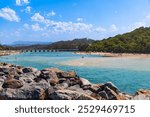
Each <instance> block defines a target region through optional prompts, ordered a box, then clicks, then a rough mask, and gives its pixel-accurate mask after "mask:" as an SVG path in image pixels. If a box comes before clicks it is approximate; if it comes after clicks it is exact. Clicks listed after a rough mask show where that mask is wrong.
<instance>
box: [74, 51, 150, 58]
mask: <svg viewBox="0 0 150 117" xmlns="http://www.w3.org/2000/svg"><path fill="white" fill-rule="evenodd" d="M74 53H75V54H83V55H86V54H89V55H100V56H104V57H131V58H132V57H133V58H136V57H137V58H138V57H139V58H141V57H142V58H143V57H144V58H150V54H134V53H110V52H74Z"/></svg>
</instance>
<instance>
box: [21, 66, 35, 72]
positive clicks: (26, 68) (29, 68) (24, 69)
mask: <svg viewBox="0 0 150 117" xmlns="http://www.w3.org/2000/svg"><path fill="white" fill-rule="evenodd" d="M22 71H23V73H29V72H36V71H37V69H35V68H32V67H25V68H23V69H22Z"/></svg>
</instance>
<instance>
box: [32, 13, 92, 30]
mask: <svg viewBox="0 0 150 117" xmlns="http://www.w3.org/2000/svg"><path fill="white" fill-rule="evenodd" d="M31 19H32V21H36V22H39V23H44V24H45V25H46V27H47V28H52V29H54V31H56V32H65V31H87V32H90V31H91V30H92V28H93V25H92V24H85V23H80V22H79V23H73V22H60V21H59V22H57V21H53V20H49V19H45V18H44V17H43V16H42V15H40V14H39V13H35V14H34V15H33V16H32V17H31Z"/></svg>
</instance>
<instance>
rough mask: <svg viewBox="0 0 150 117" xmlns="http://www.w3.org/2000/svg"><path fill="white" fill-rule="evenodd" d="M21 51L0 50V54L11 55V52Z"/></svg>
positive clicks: (17, 52) (18, 52)
mask: <svg viewBox="0 0 150 117" xmlns="http://www.w3.org/2000/svg"><path fill="white" fill-rule="evenodd" d="M20 53H21V51H15V50H0V56H7V55H13V54H20Z"/></svg>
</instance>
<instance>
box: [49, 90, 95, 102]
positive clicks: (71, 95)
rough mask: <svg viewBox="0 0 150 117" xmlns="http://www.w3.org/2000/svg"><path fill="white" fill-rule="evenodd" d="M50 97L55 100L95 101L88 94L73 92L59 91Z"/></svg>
mask: <svg viewBox="0 0 150 117" xmlns="http://www.w3.org/2000/svg"><path fill="white" fill-rule="evenodd" d="M50 97H51V99H53V100H95V98H93V97H91V96H89V95H87V94H84V93H80V92H77V91H71V90H57V91H55V92H54V93H52V94H51V95H50Z"/></svg>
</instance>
